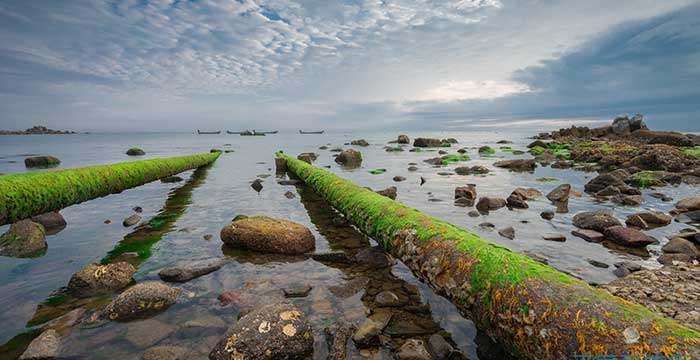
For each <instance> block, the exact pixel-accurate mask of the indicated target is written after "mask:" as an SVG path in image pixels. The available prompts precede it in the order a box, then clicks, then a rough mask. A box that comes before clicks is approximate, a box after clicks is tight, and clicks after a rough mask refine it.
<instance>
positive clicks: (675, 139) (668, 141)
mask: <svg viewBox="0 0 700 360" xmlns="http://www.w3.org/2000/svg"><path fill="white" fill-rule="evenodd" d="M632 136H634V137H635V138H636V139H638V140H640V141H643V142H645V143H647V144H664V145H672V146H693V141H692V140H691V139H689V138H688V137H687V136H685V135H683V134H681V133H677V132H673V131H651V130H639V131H635V132H634V133H633V134H632Z"/></svg>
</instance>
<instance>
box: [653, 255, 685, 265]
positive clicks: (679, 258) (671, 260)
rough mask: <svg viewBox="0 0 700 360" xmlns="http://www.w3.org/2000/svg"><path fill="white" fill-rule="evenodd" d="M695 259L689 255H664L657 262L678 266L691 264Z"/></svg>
mask: <svg viewBox="0 0 700 360" xmlns="http://www.w3.org/2000/svg"><path fill="white" fill-rule="evenodd" d="M692 260H693V257H692V256H690V255H688V254H671V253H668V254H662V255H661V256H659V258H658V259H657V261H658V262H659V263H661V264H664V265H676V264H679V263H689V262H691V261H692Z"/></svg>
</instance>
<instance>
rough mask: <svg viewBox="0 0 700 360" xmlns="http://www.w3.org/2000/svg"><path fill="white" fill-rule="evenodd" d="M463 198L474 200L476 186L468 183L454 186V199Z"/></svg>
mask: <svg viewBox="0 0 700 360" xmlns="http://www.w3.org/2000/svg"><path fill="white" fill-rule="evenodd" d="M459 198H465V199H468V200H471V201H472V203H473V202H474V201H475V200H476V186H475V185H473V184H469V185H466V186H458V187H456V188H455V199H459Z"/></svg>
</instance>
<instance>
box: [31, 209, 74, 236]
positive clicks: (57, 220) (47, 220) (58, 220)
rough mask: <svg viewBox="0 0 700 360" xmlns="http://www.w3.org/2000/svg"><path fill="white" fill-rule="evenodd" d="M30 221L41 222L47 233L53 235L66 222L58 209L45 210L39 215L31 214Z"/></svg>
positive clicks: (64, 225)
mask: <svg viewBox="0 0 700 360" xmlns="http://www.w3.org/2000/svg"><path fill="white" fill-rule="evenodd" d="M32 221H34V222H35V223H38V224H41V225H42V226H43V227H44V230H45V231H46V234H47V235H53V234H56V233H58V232H59V231H61V230H63V229H64V228H65V227H66V225H67V223H66V220H65V219H64V218H63V216H62V215H61V213H59V212H58V211H52V212H47V213H44V214H41V215H37V216H32Z"/></svg>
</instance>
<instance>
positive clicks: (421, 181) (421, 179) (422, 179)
mask: <svg viewBox="0 0 700 360" xmlns="http://www.w3.org/2000/svg"><path fill="white" fill-rule="evenodd" d="M425 182H426V180H425V178H424V177H422V176H421V177H420V185H421V186H423V184H425Z"/></svg>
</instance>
